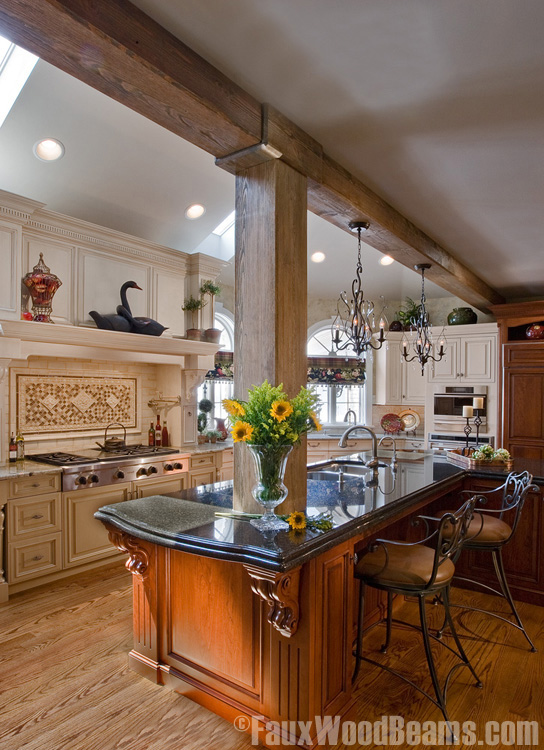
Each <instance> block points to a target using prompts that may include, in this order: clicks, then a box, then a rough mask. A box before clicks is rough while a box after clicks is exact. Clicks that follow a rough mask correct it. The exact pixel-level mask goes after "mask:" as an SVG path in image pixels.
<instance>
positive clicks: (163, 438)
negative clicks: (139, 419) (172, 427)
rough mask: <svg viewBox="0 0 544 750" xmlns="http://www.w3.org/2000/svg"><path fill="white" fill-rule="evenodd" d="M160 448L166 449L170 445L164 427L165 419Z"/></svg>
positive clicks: (166, 430)
mask: <svg viewBox="0 0 544 750" xmlns="http://www.w3.org/2000/svg"><path fill="white" fill-rule="evenodd" d="M161 437H162V447H163V448H167V447H168V446H169V445H170V439H169V437H168V427H167V426H166V419H165V420H164V426H163V428H162V435H161Z"/></svg>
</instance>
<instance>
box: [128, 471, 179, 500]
mask: <svg viewBox="0 0 544 750" xmlns="http://www.w3.org/2000/svg"><path fill="white" fill-rule="evenodd" d="M133 486H134V489H133V491H132V498H133V499H134V498H135V497H152V496H153V495H168V494H169V493H170V492H179V491H180V490H184V489H186V487H187V474H177V475H176V476H175V477H165V478H164V479H157V480H156V481H151V482H150V481H149V480H147V481H144V482H143V483H138V482H134V485H133Z"/></svg>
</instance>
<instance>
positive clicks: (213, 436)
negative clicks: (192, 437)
mask: <svg viewBox="0 0 544 750" xmlns="http://www.w3.org/2000/svg"><path fill="white" fill-rule="evenodd" d="M206 437H207V438H208V440H209V441H210V443H217V441H218V440H219V439H220V437H221V433H220V432H219V431H218V430H208V432H207V433H206Z"/></svg>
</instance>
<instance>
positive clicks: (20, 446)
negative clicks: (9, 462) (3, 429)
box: [15, 430, 25, 461]
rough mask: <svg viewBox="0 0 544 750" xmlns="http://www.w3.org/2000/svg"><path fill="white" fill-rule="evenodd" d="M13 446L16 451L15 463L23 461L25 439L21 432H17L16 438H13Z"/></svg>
mask: <svg viewBox="0 0 544 750" xmlns="http://www.w3.org/2000/svg"><path fill="white" fill-rule="evenodd" d="M15 446H16V450H17V461H24V458H25V439H24V437H23V436H22V435H21V431H20V430H17V437H16V438H15Z"/></svg>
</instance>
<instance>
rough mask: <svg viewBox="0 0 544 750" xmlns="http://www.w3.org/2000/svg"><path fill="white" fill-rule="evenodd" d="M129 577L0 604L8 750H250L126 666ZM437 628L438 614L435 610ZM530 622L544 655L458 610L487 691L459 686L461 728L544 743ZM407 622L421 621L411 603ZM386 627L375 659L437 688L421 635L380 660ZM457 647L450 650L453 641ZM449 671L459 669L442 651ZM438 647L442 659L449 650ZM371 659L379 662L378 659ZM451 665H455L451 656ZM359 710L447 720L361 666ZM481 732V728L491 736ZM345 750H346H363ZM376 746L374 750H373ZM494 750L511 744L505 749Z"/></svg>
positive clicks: (340, 749)
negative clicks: (511, 726) (525, 729)
mask: <svg viewBox="0 0 544 750" xmlns="http://www.w3.org/2000/svg"><path fill="white" fill-rule="evenodd" d="M131 583H132V581H131V575H130V574H129V573H127V572H126V570H125V568H124V566H123V565H122V564H115V565H110V566H108V567H107V568H101V569H100V570H98V571H91V572H89V573H86V574H82V575H80V576H78V577H74V578H71V579H65V580H63V581H59V582H57V583H55V584H50V585H47V586H44V587H42V588H40V589H34V590H32V591H28V592H23V593H21V594H17V595H15V596H13V597H12V598H11V599H10V601H9V602H8V603H7V604H5V605H1V606H0V717H1V721H0V748H1V750H204V749H206V750H246V749H247V748H251V747H253V746H252V744H251V738H250V737H249V736H247V735H244V734H240V733H239V732H237V731H236V730H235V729H234V728H233V727H232V726H231V725H230V724H229V723H228V722H227V721H225V720H223V719H220V718H219V717H217V716H215V715H214V714H212V713H210V712H209V711H207V710H206V709H203V708H201V707H200V706H198V705H196V704H195V703H193V702H192V701H190V700H189V699H187V698H184V697H182V696H180V695H178V694H176V693H173V692H171V691H169V690H167V689H166V688H164V687H161V686H159V685H154V684H152V683H151V682H149V681H148V680H146V679H144V678H142V677H139V676H138V675H137V674H136V673H134V672H133V671H132V670H130V669H129V668H128V667H127V654H128V652H129V650H130V648H131V642H132V630H131V628H132V615H131V603H132V602H131V598H132V597H131ZM454 599H456V600H457V601H460V600H461V599H463V600H465V601H468V600H469V599H470V600H472V601H474V600H477V601H478V602H480V603H483V604H484V605H485V606H488V607H492V606H496V608H497V609H499V608H500V605H501V604H502V603H497V600H496V599H494V598H492V597H487V596H476V595H474V594H473V593H470V592H458V591H457V592H456V593H455V596H454ZM429 610H430V616H431V617H433V616H434V618H435V620H436V619H438V618H439V615H440V613H439V611H438V608H433V607H432V606H429ZM519 610H520V614H521V616H522V619H523V620H524V622H525V625H526V627H527V628H528V630H529V631H530V633H531V636H533V638H534V640H535V643H536V645H537V648H539V652H538V653H536V654H532V653H530V652H529V650H528V648H527V647H526V643H525V641H524V639H523V637H522V635H521V634H520V633H518V632H517V631H515V630H514V629H513V628H509V627H508V626H506V625H504V624H503V623H500V622H499V621H497V620H495V619H493V618H488V617H484V616H483V615H479V614H477V613H468V612H466V611H462V610H460V609H457V610H456V611H455V617H456V621H457V623H458V627H459V631H460V633H461V634H462V635H463V643H464V645H465V648H466V650H467V652H468V654H469V657H471V659H472V661H473V664H474V666H475V668H476V671H477V672H478V673H479V674H480V677H481V679H482V681H483V682H484V688H483V689H482V690H479V689H478V688H476V687H473V685H472V682H471V678H470V674H469V672H468V670H466V669H461V670H458V671H457V672H456V673H455V675H454V678H453V680H452V683H451V686H450V690H449V695H448V707H449V710H450V714H451V716H452V719H454V720H455V719H457V720H459V721H465V720H472V721H475V722H476V723H477V724H478V726H482V727H483V723H484V722H485V721H487V720H494V721H504V720H512V721H514V722H515V721H520V720H536V721H538V722H539V723H540V743H539V744H540V746H544V699H543V693H542V690H543V688H542V685H543V683H544V679H543V678H544V622H543V618H542V609H541V608H539V607H534V606H531V605H528V604H520V606H519ZM401 616H402V617H404V618H405V619H410V620H412V619H413V618H414V616H415V617H417V605H416V604H413V603H411V602H408V603H406V604H405V605H404V606H403V608H402V611H401ZM382 636H383V629H382V628H381V626H379V627H378V628H376V629H374V630H373V631H371V632H370V634H369V635H368V637H367V638H366V643H365V651H366V653H368V654H369V655H372V656H373V657H375V658H376V659H377V660H380V659H384V660H386V662H387V663H389V664H391V665H392V666H393V665H394V666H398V667H399V669H408V670H409V672H410V674H411V677H412V679H413V680H414V681H416V682H418V684H419V682H420V681H421V682H422V683H423V684H425V686H426V687H428V686H429V682H430V681H429V678H428V673H427V667H426V663H425V657H424V654H423V650H422V648H421V642H420V636H419V634H418V633H416V632H414V631H412V630H410V629H408V628H404V627H400V626H399V627H396V628H395V629H394V632H393V641H392V644H391V648H390V651H389V653H388V654H387V656H385V657H383V656H381V655H380V654H379V652H378V648H379V645H380V643H381V639H382ZM448 642H450V641H448ZM435 649H436V654H437V656H439V659H440V660H439V664H440V670H439V671H440V673H441V674H445V671H446V670H447V668H448V666H449V665H451V663H452V661H451V660H450V659H449V657H448V656H444V652H445V653H446V654H448V652H447V651H444V650H443V649H441V647H440V646H439V645H438V644H437V645H436V646H433V651H434V650H435ZM439 649H440V650H439ZM370 652H372V654H371V653H370ZM452 658H453V657H452ZM363 670H364V674H363V675H362V677H361V679H360V680H359V683H358V686H357V691H356V692H357V703H356V706H355V708H354V710H353V714H352V715H351V716H350V717H349V718H350V719H351V720H353V721H355V722H360V721H363V720H364V721H377V720H380V719H381V717H382V716H384V715H400V716H404V717H405V719H406V720H417V721H421V722H423V721H426V720H430V719H432V720H435V721H438V720H440V719H441V714H440V713H439V711H438V710H437V709H435V708H434V707H433V706H432V704H430V703H429V702H428V701H427V700H426V699H424V698H423V697H422V696H421V695H419V694H418V693H417V692H415V691H414V690H413V689H412V688H410V687H409V686H408V685H405V684H404V683H403V682H400V681H398V680H397V679H396V678H394V677H392V676H391V675H389V674H387V673H386V672H384V671H383V670H380V669H377V668H373V667H370V666H369V665H367V664H363V667H362V672H363ZM482 731H483V730H482ZM360 746H361V745H359V744H358V743H357V744H355V745H353V744H349V743H347V744H346V743H342V742H339V743H338V744H336V745H335V746H334V747H335V748H336V750H344V749H345V750H347V748H348V747H360ZM366 746H367V747H375V746H376V745H374V744H368V745H366ZM495 747H503V745H501V744H498V745H495Z"/></svg>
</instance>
